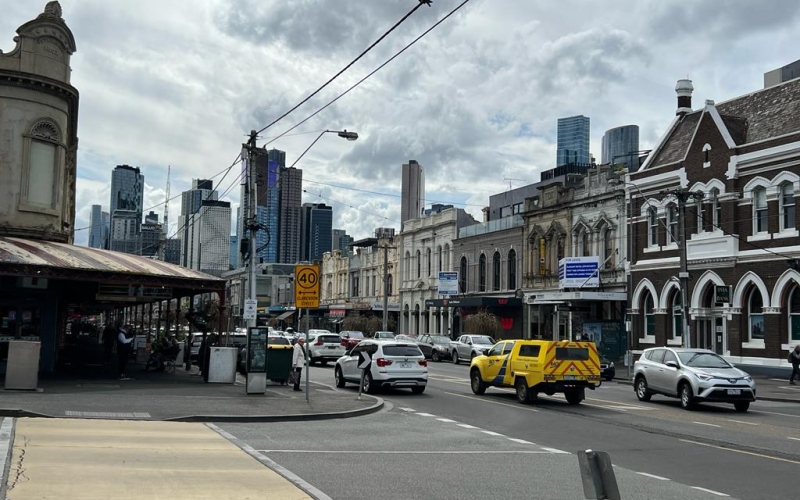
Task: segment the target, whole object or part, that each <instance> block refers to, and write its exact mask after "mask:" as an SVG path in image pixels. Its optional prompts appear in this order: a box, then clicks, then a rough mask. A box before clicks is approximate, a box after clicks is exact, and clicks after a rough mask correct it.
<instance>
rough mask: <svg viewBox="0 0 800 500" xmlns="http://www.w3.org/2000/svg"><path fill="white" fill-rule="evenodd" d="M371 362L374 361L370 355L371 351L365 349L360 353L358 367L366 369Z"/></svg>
mask: <svg viewBox="0 0 800 500" xmlns="http://www.w3.org/2000/svg"><path fill="white" fill-rule="evenodd" d="M370 363H372V358H370V357H369V353H367V352H364V351H361V352H360V353H358V367H359V368H360V369H362V370H364V369H366V368H367V367H368V366H369V364H370Z"/></svg>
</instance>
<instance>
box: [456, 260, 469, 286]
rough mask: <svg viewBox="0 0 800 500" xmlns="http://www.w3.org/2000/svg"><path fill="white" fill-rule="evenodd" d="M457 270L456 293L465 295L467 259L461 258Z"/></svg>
mask: <svg viewBox="0 0 800 500" xmlns="http://www.w3.org/2000/svg"><path fill="white" fill-rule="evenodd" d="M459 267H460V269H459V270H458V291H459V292H460V293H467V258H466V257H461V265H460V266H459Z"/></svg>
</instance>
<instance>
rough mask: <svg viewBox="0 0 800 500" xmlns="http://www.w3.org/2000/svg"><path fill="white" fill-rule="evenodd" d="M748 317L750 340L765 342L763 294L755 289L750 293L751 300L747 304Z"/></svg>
mask: <svg viewBox="0 0 800 500" xmlns="http://www.w3.org/2000/svg"><path fill="white" fill-rule="evenodd" d="M747 305H748V307H747V317H748V320H749V330H750V340H764V313H763V311H762V309H763V307H764V304H763V302H762V300H761V292H760V291H759V290H758V288H755V287H753V288H752V291H751V292H750V300H749V301H748V302H747Z"/></svg>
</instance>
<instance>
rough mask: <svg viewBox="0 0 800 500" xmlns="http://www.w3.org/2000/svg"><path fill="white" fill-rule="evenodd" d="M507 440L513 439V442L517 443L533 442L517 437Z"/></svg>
mask: <svg viewBox="0 0 800 500" xmlns="http://www.w3.org/2000/svg"><path fill="white" fill-rule="evenodd" d="M508 440H509V441H514V442H515V443H519V444H534V443H531V442H530V441H525V440H524V439H518V438H508Z"/></svg>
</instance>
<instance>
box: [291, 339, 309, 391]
mask: <svg viewBox="0 0 800 500" xmlns="http://www.w3.org/2000/svg"><path fill="white" fill-rule="evenodd" d="M305 343H306V339H304V338H303V337H300V338H298V339H297V343H296V344H295V345H294V348H293V349H294V352H293V353H292V376H293V379H294V389H293V390H295V391H300V390H302V389H300V375H301V374H302V373H303V365H304V364H305V361H306V349H305V347H303V345H304V344H305Z"/></svg>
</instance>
